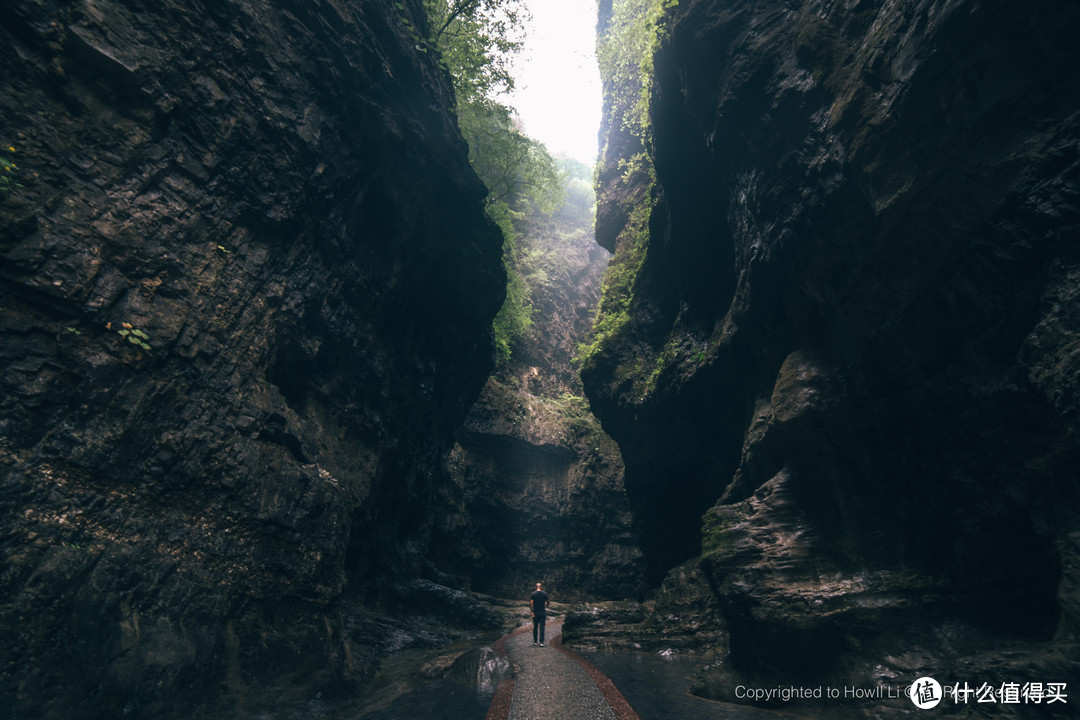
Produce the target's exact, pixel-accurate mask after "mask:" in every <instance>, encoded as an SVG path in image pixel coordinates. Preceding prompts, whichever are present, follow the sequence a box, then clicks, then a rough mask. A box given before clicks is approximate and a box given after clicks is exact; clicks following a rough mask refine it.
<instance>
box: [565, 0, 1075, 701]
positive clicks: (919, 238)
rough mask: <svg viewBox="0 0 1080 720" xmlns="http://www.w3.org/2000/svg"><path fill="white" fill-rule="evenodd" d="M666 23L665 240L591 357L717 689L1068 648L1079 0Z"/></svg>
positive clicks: (652, 539) (1058, 654) (685, 12)
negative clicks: (716, 651)
mask: <svg viewBox="0 0 1080 720" xmlns="http://www.w3.org/2000/svg"><path fill="white" fill-rule="evenodd" d="M602 9H603V8H602ZM664 28H665V30H664V34H665V37H664V39H663V40H662V42H660V44H659V50H658V51H657V53H656V55H655V63H654V67H655V83H656V85H655V89H654V93H653V98H652V107H651V118H652V122H653V128H652V132H653V134H652V138H651V139H652V143H653V147H654V153H653V160H654V162H655V168H656V179H657V182H656V184H655V186H654V188H653V189H652V194H651V195H650V198H651V199H652V200H653V201H654V202H655V207H652V208H651V210H650V215H649V222H648V224H647V225H646V226H645V227H647V229H648V231H649V233H648V244H647V251H646V252H645V255H644V259H643V261H642V263H641V268H640V271H639V272H637V274H636V276H635V280H634V282H633V285H632V289H633V297H632V299H631V300H630V301H629V303H628V312H627V316H628V322H626V324H625V325H623V326H621V327H620V328H619V329H618V331H617V332H612V333H611V335H610V336H609V337H607V338H606V339H605V341H604V344H603V347H602V348H601V351H600V352H599V353H598V354H597V355H596V356H595V357H594V358H592V360H591V363H590V365H589V366H588V367H586V368H585V370H584V373H583V375H584V380H585V388H586V391H587V394H588V395H589V397H590V400H591V401H592V405H593V408H594V410H595V411H596V413H597V415H598V416H599V417H600V418H601V420H602V421H603V424H604V427H605V429H606V430H608V432H610V433H611V435H612V437H614V438H615V439H616V441H617V442H618V443H619V446H620V448H621V449H622V451H623V458H624V460H625V463H626V477H627V480H626V485H627V491H628V494H629V496H630V500H631V504H632V507H633V509H634V511H635V514H636V516H637V519H638V520H639V527H640V529H641V533H642V544H643V548H644V549H645V552H646V555H647V558H648V560H649V563H650V568H651V571H652V577H653V579H654V582H657V581H658V580H659V578H660V577H662V575H663V574H664V572H666V571H667V570H668V569H669V568H671V567H674V566H676V565H677V564H679V563H681V562H682V561H684V560H685V559H687V558H691V557H695V556H697V555H699V554H701V556H702V560H701V567H702V570H703V571H704V574H705V576H706V577H707V578H708V580H709V584H710V586H711V587H712V589H713V592H714V593H715V596H716V598H717V599H718V601H719V605H720V607H721V611H722V614H723V617H724V619H725V621H726V622H727V625H728V629H729V631H730V642H729V644H728V648H727V652H728V657H729V662H728V663H727V664H726V666H725V667H724V668H722V669H721V670H718V671H717V672H716V673H715V674H714V676H713V678H712V679H711V680H710V681H708V682H706V683H705V684H706V685H708V686H709V692H711V693H713V694H715V695H718V696H721V697H728V698H729V699H730V697H731V695H730V692H731V689H732V687H733V683H734V682H736V681H738V682H748V681H753V682H756V683H758V684H763V683H774V682H783V683H786V682H799V681H803V680H805V681H815V682H818V681H821V680H822V679H825V680H829V681H832V682H834V683H840V684H844V683H856V684H866V683H871V684H873V683H884V682H889V681H896V679H897V678H909V681H910V680H913V679H914V677H915V676H914V675H912V673H923V674H931V675H933V674H934V673H939V674H941V675H942V676H948V677H954V678H955V679H956V680H958V681H963V680H965V679H966V678H967V677H977V678H979V681H980V682H984V681H985V682H990V683H995V682H998V683H1000V682H1004V681H1009V680H1012V681H1016V682H1024V681H1025V680H1030V681H1048V680H1049V679H1050V678H1051V677H1053V678H1057V679H1058V681H1064V679H1065V678H1071V677H1074V676H1075V673H1076V669H1077V662H1078V659H1080V655H1078V654H1077V649H1076V643H1077V640H1078V634H1077V628H1078V617H1080V615H1078V614H1077V613H1078V609H1080V604H1078V600H1077V592H1076V588H1077V576H1076V567H1077V555H1076V553H1077V544H1076V540H1075V538H1076V535H1077V528H1078V522H1077V508H1078V502H1077V500H1078V498H1077V488H1076V483H1075V477H1076V471H1075V468H1076V466H1077V460H1078V459H1080V443H1078V441H1077V425H1076V422H1077V416H1076V402H1077V398H1076V392H1075V377H1076V370H1077V363H1078V362H1080V354H1078V353H1077V346H1076V333H1077V318H1078V317H1080V306H1078V305H1077V304H1076V299H1077V298H1076V293H1075V291H1074V289H1073V286H1074V285H1075V282H1074V280H1075V278H1076V274H1077V265H1076V263H1077V253H1076V238H1077V237H1080V140H1078V138H1080V124H1078V123H1080V121H1078V117H1080V86H1077V84H1076V83H1075V82H1073V81H1072V80H1071V79H1070V78H1071V70H1070V68H1072V67H1074V66H1075V64H1076V62H1077V60H1078V59H1080V55H1078V49H1077V46H1076V43H1075V42H1074V41H1073V40H1072V39H1071V38H1073V37H1075V34H1076V32H1077V30H1078V29H1080V13H1078V12H1077V8H1076V7H1075V6H1073V5H1067V4H1061V3H1054V2H1034V3H1029V4H1025V5H1023V6H1021V5H1017V4H1014V3H1008V2H989V3H987V2H968V1H966V0H952V1H948V2H924V1H922V0H904V1H902V2H888V3H880V2H868V1H860V2H848V3H831V2H816V1H807V2H800V3H795V4H792V3H781V2H771V1H769V0H761V1H750V0H747V1H740V2H724V3H717V2H706V1H704V0H690V1H689V2H680V3H679V4H678V7H677V8H674V9H672V10H671V11H670V12H669V14H668V17H667V21H666V23H665V24H664ZM609 110H610V108H609ZM609 131H610V132H612V133H617V132H620V129H619V128H609ZM620 145H621V146H626V145H627V141H626V140H625V139H622V140H619V141H617V142H616V141H612V143H611V146H612V147H616V148H617V147H619V146H620ZM614 166H615V165H614V163H613V162H612V159H611V158H609V159H608V160H607V162H606V164H605V167H608V168H611V167H614ZM636 187H638V188H640V187H641V186H640V184H639V185H637V186H636ZM632 189H633V188H632V187H631V186H628V187H627V190H626V192H627V193H630V192H632ZM609 202H613V203H614V202H622V203H623V204H625V205H628V206H629V207H631V208H632V207H635V206H636V205H635V203H637V205H640V203H639V201H638V200H636V199H635V198H633V197H630V196H629V195H628V196H627V197H622V198H619V197H613V198H609ZM647 209H648V208H647ZM632 214H633V210H630V211H624V212H621V214H620V212H615V211H609V212H605V211H604V209H603V208H601V210H600V211H599V212H598V218H600V219H601V222H609V223H610V222H614V223H617V224H616V226H614V227H612V226H608V227H605V228H598V231H597V235H598V237H603V238H617V243H618V244H627V245H628V244H629V243H631V242H633V241H634V238H632V237H630V235H631V231H637V230H640V229H641V227H642V226H643V224H642V223H638V225H637V226H636V228H632V227H630V223H628V224H627V225H625V226H624V225H621V224H618V223H622V222H625V220H624V218H627V217H631V218H632ZM616 255H617V256H618V249H617V250H616ZM702 516H704V521H702V519H701V518H702ZM688 525H689V526H690V529H689V531H688V530H687V526H688ZM875 668H876V669H875ZM905 702H906V701H905ZM901 710H902V708H898V709H897V711H898V712H899V711H901ZM1006 710H1008V708H1003V711H1006Z"/></svg>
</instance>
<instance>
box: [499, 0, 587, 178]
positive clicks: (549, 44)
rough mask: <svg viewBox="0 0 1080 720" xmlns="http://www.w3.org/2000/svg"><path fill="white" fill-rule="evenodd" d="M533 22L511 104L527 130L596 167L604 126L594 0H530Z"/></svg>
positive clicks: (550, 147) (554, 149) (552, 147)
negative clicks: (597, 60) (601, 111)
mask: <svg viewBox="0 0 1080 720" xmlns="http://www.w3.org/2000/svg"><path fill="white" fill-rule="evenodd" d="M527 4H528V6H529V10H530V11H531V12H532V24H531V26H530V27H529V34H528V36H527V37H526V39H525V48H524V49H523V50H522V52H521V55H520V57H519V58H518V61H517V64H516V73H515V76H514V84H515V86H516V87H515V89H514V93H513V94H512V95H511V98H510V104H511V105H513V106H514V107H515V108H516V109H517V111H518V116H519V117H520V118H521V121H522V124H523V125H524V128H525V134H526V135H528V136H529V137H532V138H535V139H536V140H539V141H540V142H542V143H544V144H545V145H547V148H548V150H550V151H551V153H552V154H553V155H558V154H566V155H569V156H570V157H572V158H575V159H577V160H580V161H582V162H583V163H585V164H587V165H590V166H591V165H592V164H593V161H594V160H595V159H596V153H597V139H596V134H597V132H598V130H599V127H600V73H599V71H598V70H597V68H596V0H528V3H527Z"/></svg>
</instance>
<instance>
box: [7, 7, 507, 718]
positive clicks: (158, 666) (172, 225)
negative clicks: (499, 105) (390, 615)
mask: <svg viewBox="0 0 1080 720" xmlns="http://www.w3.org/2000/svg"><path fill="white" fill-rule="evenodd" d="M425 36H426V30H425V28H424V16H423V12H422V9H421V4H420V2H419V0H403V1H402V2H391V1H390V0H385V1H384V0H371V1H370V2H364V3H342V2H338V1H337V0H302V1H301V0H295V1H293V0H284V1H283V2H276V3H267V2H261V1H260V0H215V2H210V3H203V2H197V1H195V0H169V1H167V2H161V3H153V4H149V5H144V4H143V3H131V2H119V1H113V0H98V1H96V2H67V3H53V2H44V1H36V0H14V2H12V3H8V4H7V5H6V6H5V10H4V12H3V13H2V16H0V68H2V71H0V74H2V75H3V77H4V82H3V84H2V87H0V106H2V107H3V118H4V119H3V126H2V127H0V136H2V137H0V145H2V147H0V158H3V160H4V161H5V162H4V165H5V168H4V170H5V172H6V173H7V174H6V176H5V182H4V183H3V184H2V185H0V255H2V256H3V260H2V263H0V325H2V332H0V358H2V363H0V364H2V367H3V372H2V379H0V483H2V491H0V507H2V513H0V518H2V520H0V523H2V525H0V552H2V556H3V562H2V563H0V567H2V570H0V705H2V706H3V707H5V708H6V709H7V711H8V712H9V713H11V714H10V715H8V716H9V717H18V718H24V717H25V718H29V717H40V718H52V717H63V718H89V717H103V716H117V717H118V716H120V715H121V714H124V715H131V716H138V717H155V716H169V715H176V716H184V717H188V716H190V715H187V714H186V712H187V708H189V707H190V705H191V704H192V703H199V702H204V701H205V705H206V708H204V711H205V713H207V714H208V716H214V715H215V714H216V713H220V714H222V715H229V716H233V715H234V714H236V713H242V712H244V711H254V710H256V709H258V707H263V706H266V705H268V704H274V703H278V702H282V701H283V696H284V695H285V694H286V693H293V694H294V695H296V696H297V697H300V698H301V699H304V700H306V699H308V697H309V696H310V697H315V696H316V695H317V694H318V693H324V697H329V695H330V694H331V693H332V692H334V691H342V690H345V691H347V690H349V689H350V688H354V687H355V685H356V683H357V682H358V681H359V680H362V679H363V678H364V677H366V676H368V675H369V674H370V673H371V672H372V671H373V668H374V664H373V663H374V658H375V656H376V655H377V653H378V652H379V651H381V650H386V649H390V648H393V647H397V646H400V645H401V644H402V643H405V642H408V639H407V637H406V635H405V634H404V633H402V632H401V631H400V629H398V628H394V627H391V624H388V623H387V622H384V621H383V620H380V619H379V618H377V617H374V616H372V615H371V613H370V611H369V610H366V609H365V607H364V605H363V603H364V602H366V601H368V600H373V599H377V600H379V601H380V602H381V603H383V605H384V607H393V604H394V603H396V602H398V601H399V600H400V599H401V597H400V595H399V594H395V593H394V592H393V588H394V587H395V586H397V585H398V584H399V582H398V581H399V580H400V579H402V578H404V579H405V580H408V579H410V578H415V577H417V576H422V575H424V574H425V573H426V572H428V569H427V566H426V560H425V559H424V556H425V555H426V552H427V543H428V538H429V534H430V530H431V526H432V520H431V516H432V505H433V503H434V502H435V498H436V491H437V487H438V485H439V483H440V481H441V480H442V479H444V478H443V475H442V473H443V470H442V467H443V462H444V458H445V454H446V452H447V451H448V449H449V447H450V444H451V437H452V434H453V432H454V431H455V430H456V428H457V427H458V426H459V425H460V423H461V421H462V420H463V419H464V416H465V413H466V410H467V409H468V407H469V405H470V404H471V402H472V400H473V399H474V398H475V396H476V395H477V394H478V393H479V391H480V388H481V387H482V385H483V383H484V381H485V379H486V377H487V375H488V372H489V371H490V368H491V357H492V338H491V319H492V317H493V315H494V313H495V312H496V311H497V309H498V307H499V305H500V303H501V301H502V295H503V292H504V287H505V277H504V272H503V269H502V264H501V251H500V247H501V236H500V234H499V232H498V230H497V229H495V228H494V226H493V225H492V224H491V223H490V222H489V221H488V220H487V219H486V218H485V216H484V215H483V212H482V209H481V201H482V199H483V197H484V194H485V189H484V188H483V186H482V184H481V183H480V182H479V180H478V179H477V178H476V176H475V175H474V174H473V173H472V171H471V170H470V169H469V167H468V163H467V158H466V147H465V144H464V142H463V141H462V140H461V137H460V134H459V133H458V131H457V128H456V125H455V122H454V120H453V116H452V114H450V112H449V111H448V108H449V107H451V106H452V97H451V91H450V85H449V78H447V77H446V76H445V75H444V73H443V71H441V70H440V69H439V68H438V66H437V64H436V62H435V58H434V57H433V54H434V53H433V52H432V51H430V49H429V48H427V47H425V44H424V43H423V42H422V41H421V40H420V39H419V38H422V37H425ZM429 591H430V588H427V589H426V590H424V592H426V593H428V594H430V592H429ZM423 594H424V593H423V592H422V593H421V595H423ZM436 594H437V593H436ZM406 599H407V598H406ZM421 601H422V598H421ZM439 604H440V603H438V602H436V605H439ZM442 605H445V603H442ZM304 693H308V695H304Z"/></svg>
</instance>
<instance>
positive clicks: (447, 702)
mask: <svg viewBox="0 0 1080 720" xmlns="http://www.w3.org/2000/svg"><path fill="white" fill-rule="evenodd" d="M493 694H494V690H491V691H485V690H483V689H481V688H479V687H478V686H477V685H475V684H473V685H469V684H466V683H465V682H462V681H461V680H457V679H453V680H452V679H445V678H440V679H437V680H430V681H428V682H426V683H424V684H423V685H422V686H420V687H419V688H416V689H415V690H412V691H410V692H407V693H405V694H404V695H401V696H400V697H398V699H397V700H395V701H394V702H392V703H391V704H390V705H388V706H387V707H385V708H383V709H382V710H377V711H375V712H372V713H367V714H366V715H360V716H358V720H361V719H362V720H419V719H420V718H423V720H484V716H485V715H487V709H488V706H489V705H490V704H491V698H492V696H493Z"/></svg>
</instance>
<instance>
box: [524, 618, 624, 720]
mask: <svg viewBox="0 0 1080 720" xmlns="http://www.w3.org/2000/svg"><path fill="white" fill-rule="evenodd" d="M561 633H562V622H561V621H559V622H555V623H549V625H548V627H547V640H548V641H549V642H550V641H552V640H555V639H556V638H557V637H558V636H559V635H560V634H561ZM506 649H507V651H508V652H509V653H510V657H511V659H512V660H513V661H514V665H515V666H516V667H517V668H518V672H517V679H516V682H515V684H514V697H513V701H512V702H511V704H510V715H509V720H568V719H569V718H588V719H589V720H615V714H614V713H613V712H612V710H611V708H610V707H609V706H608V704H607V701H606V700H605V699H604V696H603V695H602V694H601V693H600V691H599V690H598V689H597V687H596V684H595V683H594V682H593V680H592V678H591V677H589V674H588V673H587V672H585V670H584V668H582V667H581V666H580V665H579V664H578V663H576V662H575V661H574V660H572V659H571V658H570V657H568V656H567V655H566V654H564V653H562V652H559V651H558V650H557V649H555V648H554V647H551V646H550V645H545V646H544V647H540V646H537V645H533V642H532V632H524V633H521V634H518V635H514V636H512V637H511V638H509V639H508V640H507V641H506Z"/></svg>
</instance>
